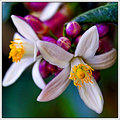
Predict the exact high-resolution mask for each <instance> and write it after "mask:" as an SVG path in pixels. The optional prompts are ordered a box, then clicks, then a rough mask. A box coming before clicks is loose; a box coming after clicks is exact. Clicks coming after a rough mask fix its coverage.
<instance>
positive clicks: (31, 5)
mask: <svg viewBox="0 0 120 120" xmlns="http://www.w3.org/2000/svg"><path fill="white" fill-rule="evenodd" d="M47 4H48V3H47V2H25V3H24V5H25V6H26V7H27V8H28V10H30V11H41V10H43V8H44V7H45V6H46V5H47Z"/></svg>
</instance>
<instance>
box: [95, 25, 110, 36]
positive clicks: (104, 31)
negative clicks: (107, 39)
mask: <svg viewBox="0 0 120 120" xmlns="http://www.w3.org/2000/svg"><path fill="white" fill-rule="evenodd" d="M96 26H97V30H98V33H99V37H103V36H105V35H106V34H107V33H108V31H109V26H108V25H107V24H97V25H96Z"/></svg>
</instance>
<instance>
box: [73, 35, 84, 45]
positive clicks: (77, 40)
mask: <svg viewBox="0 0 120 120" xmlns="http://www.w3.org/2000/svg"><path fill="white" fill-rule="evenodd" d="M81 36H82V35H79V36H78V37H77V38H76V39H75V42H74V44H75V45H77V44H78V42H79V40H80V38H81Z"/></svg>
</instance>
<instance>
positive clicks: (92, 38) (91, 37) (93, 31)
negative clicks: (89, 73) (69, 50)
mask: <svg viewBox="0 0 120 120" xmlns="http://www.w3.org/2000/svg"><path fill="white" fill-rule="evenodd" d="M98 47H99V35H98V31H97V27H96V26H93V27H91V28H90V29H88V30H87V31H86V32H85V33H84V34H83V35H82V37H81V38H80V40H79V43H78V45H77V47H76V50H75V56H82V57H83V58H90V57H93V56H94V55H95V53H96V51H97V49H98Z"/></svg>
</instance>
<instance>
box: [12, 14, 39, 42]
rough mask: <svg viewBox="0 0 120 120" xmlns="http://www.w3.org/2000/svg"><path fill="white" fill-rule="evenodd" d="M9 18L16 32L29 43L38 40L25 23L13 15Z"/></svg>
mask: <svg viewBox="0 0 120 120" xmlns="http://www.w3.org/2000/svg"><path fill="white" fill-rule="evenodd" d="M11 18H12V20H13V23H14V25H15V26H16V28H17V30H18V32H20V34H21V35H23V36H24V37H25V38H27V39H28V40H31V41H36V40H39V38H38V37H37V35H36V33H35V32H34V30H33V29H32V27H31V26H30V25H29V24H28V23H27V22H26V21H24V20H23V19H21V18H20V17H17V16H15V15H12V16H11Z"/></svg>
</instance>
